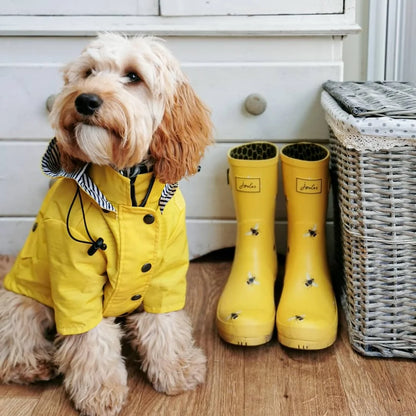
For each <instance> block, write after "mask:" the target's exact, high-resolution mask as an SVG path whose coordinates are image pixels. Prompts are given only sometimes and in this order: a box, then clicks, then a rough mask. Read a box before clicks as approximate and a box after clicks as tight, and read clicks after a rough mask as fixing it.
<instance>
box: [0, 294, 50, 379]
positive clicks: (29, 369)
mask: <svg viewBox="0 0 416 416" xmlns="http://www.w3.org/2000/svg"><path fill="white" fill-rule="evenodd" d="M54 326H55V322H54V319H53V311H52V309H50V308H48V307H47V306H44V305H42V304H40V303H39V302H37V301H35V300H34V299H31V298H28V297H26V296H22V295H18V294H17V293H13V292H10V291H8V290H5V289H2V288H0V382H2V383H19V384H26V383H33V382H35V381H39V380H49V379H51V378H54V377H55V376H56V374H57V372H56V367H55V366H54V363H53V355H54V352H55V348H54V346H53V343H52V341H51V340H50V339H48V332H51V331H52V329H53V328H54Z"/></svg>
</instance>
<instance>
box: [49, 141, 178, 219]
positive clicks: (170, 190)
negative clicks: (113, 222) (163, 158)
mask: <svg viewBox="0 0 416 416" xmlns="http://www.w3.org/2000/svg"><path fill="white" fill-rule="evenodd" d="M60 160H61V159H60V153H59V149H58V145H57V143H56V138H54V139H52V140H51V141H50V142H49V145H48V148H47V149H46V152H45V154H44V155H43V158H42V164H41V166H42V171H43V172H44V173H45V174H46V175H48V176H51V177H52V178H58V177H64V178H69V179H73V180H74V181H75V182H76V183H77V184H78V185H79V187H80V188H81V189H82V190H83V191H84V192H86V193H87V194H88V195H89V196H90V197H91V198H92V199H94V201H95V202H97V204H98V205H99V206H100V207H101V208H102V209H105V210H107V211H113V212H116V209H115V208H114V206H113V205H112V204H111V203H110V202H109V201H108V200H107V198H106V197H105V196H104V194H103V193H102V192H101V191H100V189H98V187H97V185H96V184H95V183H94V182H93V181H92V179H91V178H90V177H89V175H88V174H87V168H88V166H89V165H90V163H85V165H83V166H82V167H81V168H79V169H77V170H75V171H74V172H67V171H66V170H65V169H64V168H63V167H62V165H61V162H60ZM149 169H150V168H149V165H148V162H144V163H142V164H139V165H137V166H135V167H133V168H130V169H128V170H123V171H119V173H120V174H122V175H124V176H127V175H129V173H130V176H132V177H133V176H136V175H140V174H142V173H148V172H149ZM178 186H179V184H178V183H177V182H176V183H173V184H169V183H168V184H166V185H165V187H164V188H163V190H162V194H161V196H160V199H159V209H160V212H161V213H163V210H164V208H165V206H166V204H167V203H168V202H169V201H170V199H171V198H172V197H173V196H174V195H175V192H176V190H177V189H178Z"/></svg>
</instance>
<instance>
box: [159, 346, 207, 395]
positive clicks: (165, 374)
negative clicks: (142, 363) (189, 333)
mask: <svg viewBox="0 0 416 416" xmlns="http://www.w3.org/2000/svg"><path fill="white" fill-rule="evenodd" d="M206 362H207V359H206V357H205V355H204V353H203V352H202V350H201V349H200V348H198V347H194V346H192V347H191V348H189V349H188V350H187V351H186V352H185V353H184V354H183V355H182V356H179V357H178V359H177V360H175V362H174V363H171V362H169V363H165V364H166V366H165V367H164V366H163V365H161V366H160V367H159V369H158V372H156V373H155V376H154V377H153V379H152V380H151V381H152V384H153V387H154V388H155V390H157V391H159V392H161V393H166V394H167V395H176V394H180V393H183V392H185V391H187V390H194V389H195V388H196V387H197V386H198V385H199V384H202V383H203V382H204V381H205V375H206Z"/></svg>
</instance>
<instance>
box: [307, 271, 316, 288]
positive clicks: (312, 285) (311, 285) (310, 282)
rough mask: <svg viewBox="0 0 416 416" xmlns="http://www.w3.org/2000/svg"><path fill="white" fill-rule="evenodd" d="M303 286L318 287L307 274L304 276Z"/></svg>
mask: <svg viewBox="0 0 416 416" xmlns="http://www.w3.org/2000/svg"><path fill="white" fill-rule="evenodd" d="M305 286H306V287H318V284H317V283H316V282H315V279H314V278H312V277H311V276H310V275H309V274H306V280H305Z"/></svg>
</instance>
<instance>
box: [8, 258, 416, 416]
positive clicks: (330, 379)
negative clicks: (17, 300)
mask: <svg viewBox="0 0 416 416" xmlns="http://www.w3.org/2000/svg"><path fill="white" fill-rule="evenodd" d="M7 261H8V264H6V263H7ZM10 263H11V260H10V259H8V258H7V257H5V256H0V276H1V274H4V270H5V269H7V268H8V267H9V266H10ZM230 266H231V261H230V259H227V258H225V259H224V256H223V257H222V258H217V257H212V256H211V257H210V258H205V259H202V260H199V261H197V262H193V263H192V264H191V267H190V271H189V288H188V291H189V293H188V303H187V310H188V312H189V313H190V315H191V316H192V319H193V322H194V327H195V338H196V340H197V342H198V344H199V345H200V346H201V347H202V348H203V349H204V350H205V352H206V354H207V357H208V375H207V380H206V383H205V384H204V385H203V386H200V387H199V388H198V389H197V390H196V391H193V392H189V393H185V394H183V395H180V396H176V397H167V396H165V395H163V394H159V393H157V392H155V391H154V390H153V389H152V387H151V386H150V385H149V383H148V382H147V380H146V378H145V377H144V375H143V374H142V373H141V372H140V371H139V370H138V367H137V364H135V363H134V361H132V360H129V361H128V363H127V366H128V369H129V376H130V377H129V386H130V393H129V400H128V403H127V404H126V406H125V408H124V410H123V412H122V414H121V415H122V416H130V415H140V416H150V415H154V416H164V415H167V416H187V415H190V416H205V415H207V416H232V415H236V416H269V415H270V416H271V415H273V416H279V415H284V416H346V415H351V416H415V415H416V397H415V396H416V363H415V362H414V361H411V360H399V359H394V360H393V359H370V358H364V357H362V356H360V355H358V354H357V353H355V352H354V351H353V350H352V349H351V347H350V345H349V343H348V337H347V333H346V328H345V323H344V322H343V321H342V320H341V324H340V330H339V336H338V339H337V342H336V343H335V345H334V346H332V347H331V348H328V349H327V350H324V351H317V352H311V351H297V350H289V349H286V348H283V347H282V346H280V345H279V344H278V342H277V341H276V337H274V338H273V340H272V341H271V342H270V343H268V344H267V345H264V346H261V347H235V346H231V345H227V344H225V343H223V342H222V341H221V340H220V339H219V338H218V336H217V334H216V330H215V320H214V318H215V308H216V302H217V299H218V297H219V295H220V291H221V288H222V286H223V284H224V282H225V280H226V278H227V276H228V273H229V270H230ZM103 365H105V363H103ZM76 414H77V413H76V412H75V411H74V410H73V409H72V407H71V403H70V401H69V400H68V399H67V397H66V396H65V393H64V391H63V389H62V387H61V385H60V380H57V381H53V382H47V383H42V384H36V385H32V386H17V385H7V386H5V385H0V416H31V415H32V416H35V415H36V416H55V415H59V416H70V415H76Z"/></svg>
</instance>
